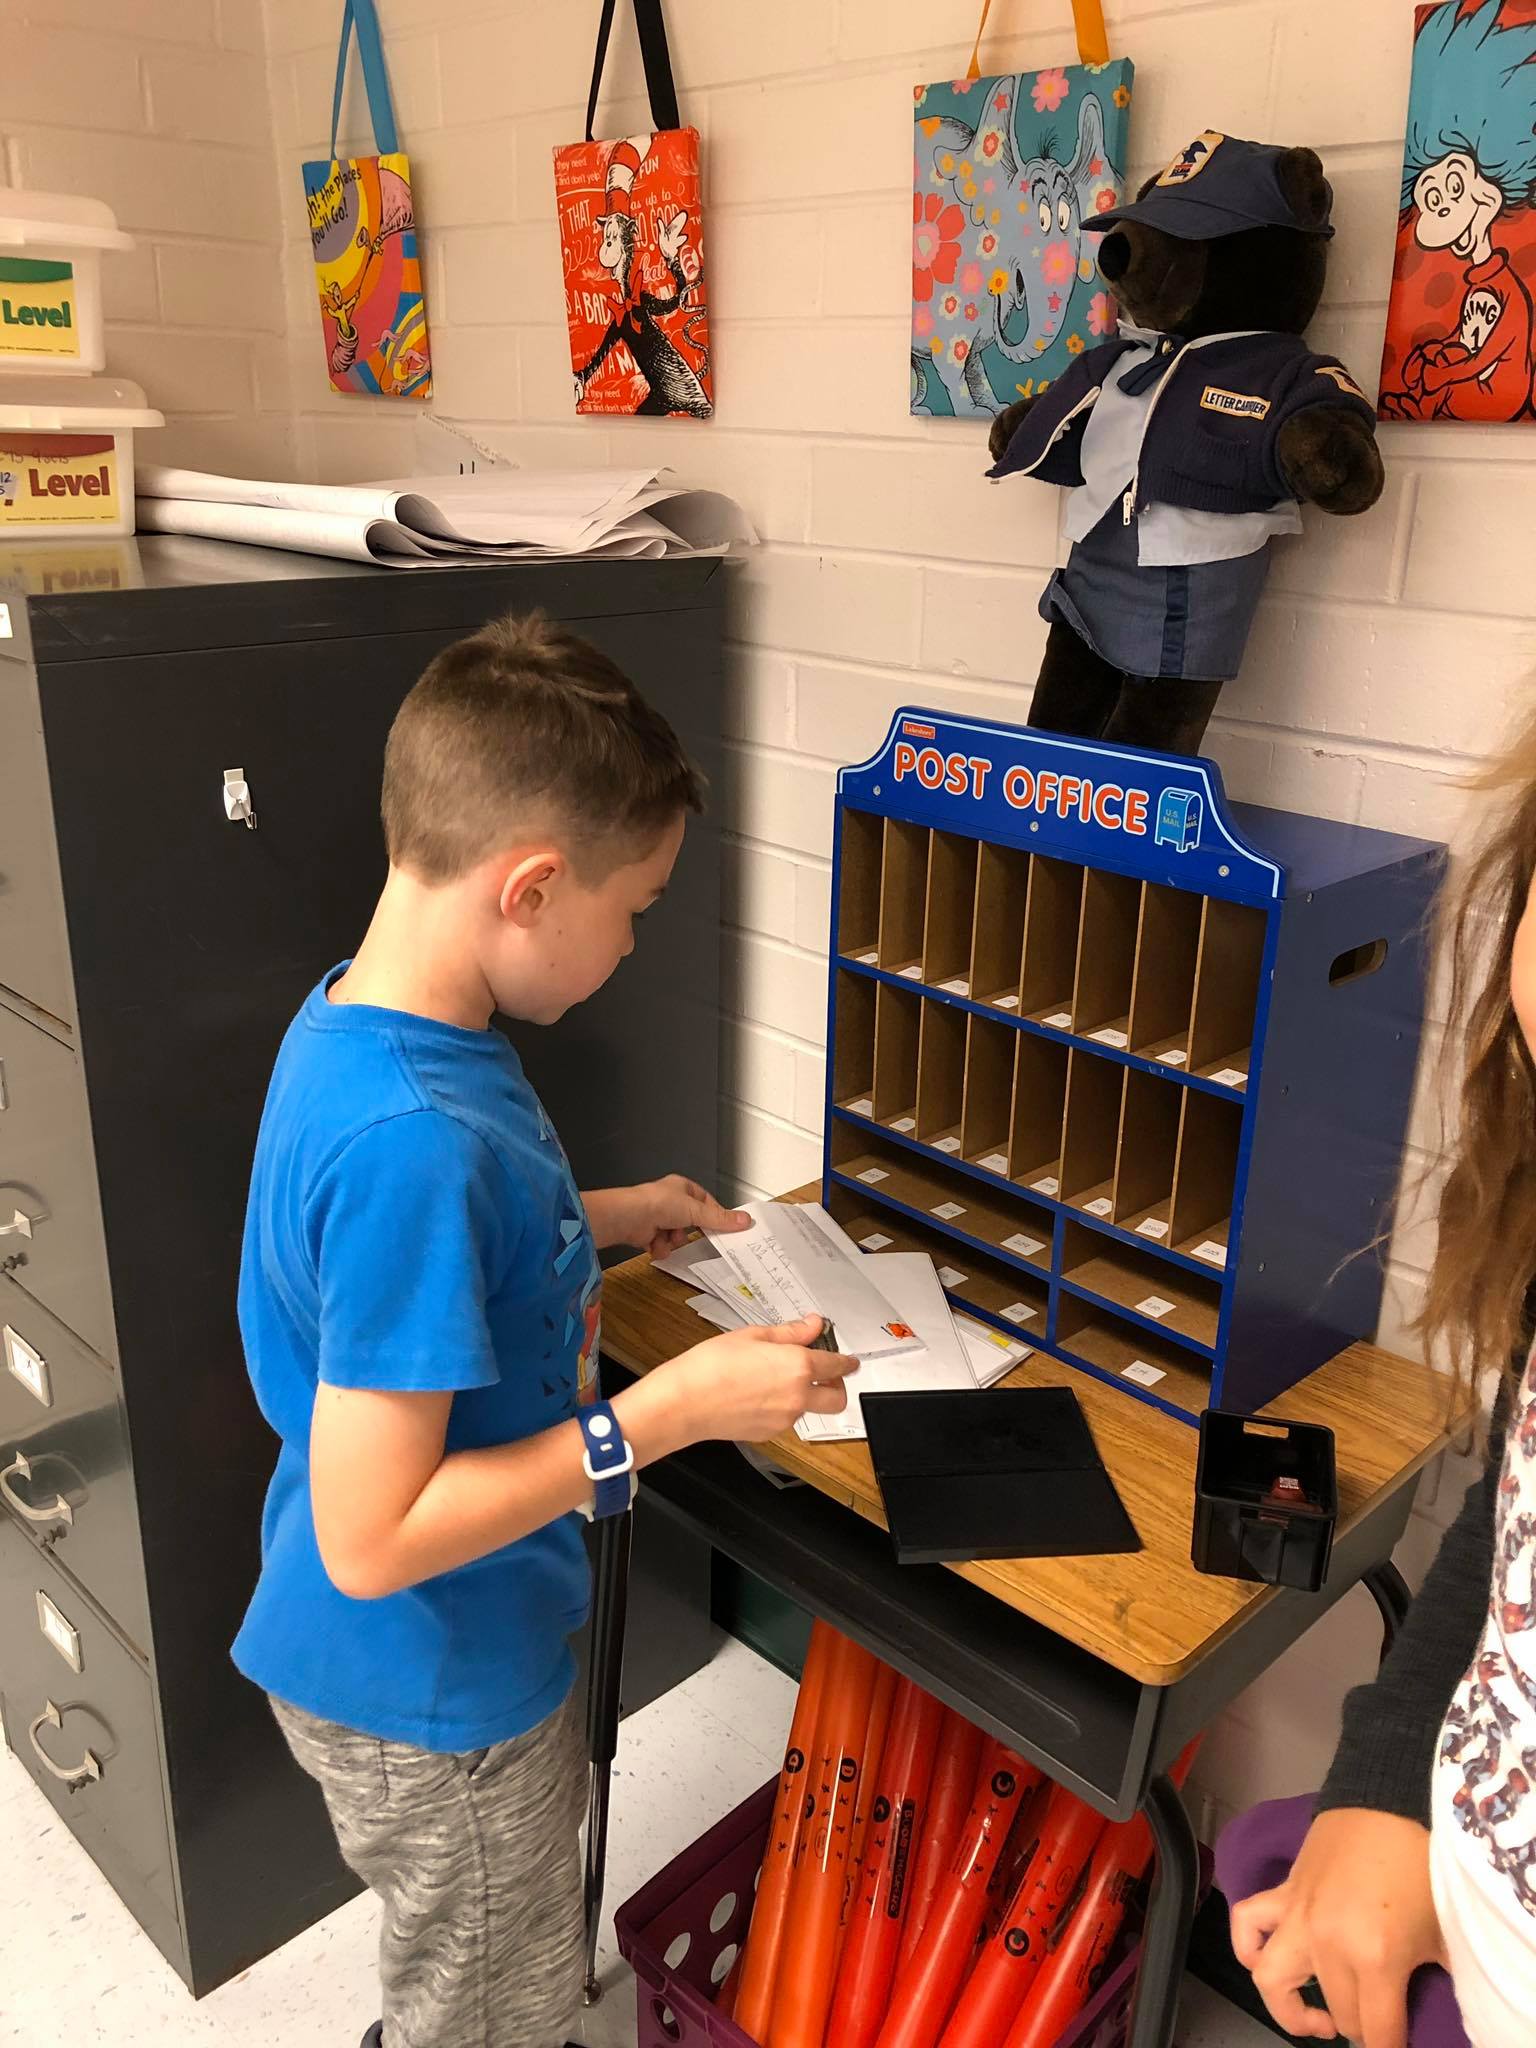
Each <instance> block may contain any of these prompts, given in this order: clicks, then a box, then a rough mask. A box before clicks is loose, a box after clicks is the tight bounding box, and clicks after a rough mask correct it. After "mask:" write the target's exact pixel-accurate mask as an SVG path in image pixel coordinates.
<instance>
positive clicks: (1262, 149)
mask: <svg viewBox="0 0 1536 2048" xmlns="http://www.w3.org/2000/svg"><path fill="white" fill-rule="evenodd" d="M1286 154H1287V152H1286V151H1285V150H1283V149H1281V148H1280V147H1279V146H1278V145H1277V144H1275V143H1272V142H1244V141H1242V140H1240V138H1239V137H1237V136H1236V135H1218V134H1217V133H1216V131H1215V130H1214V129H1211V128H1207V129H1206V131H1205V133H1204V134H1203V135H1197V136H1196V137H1195V139H1194V141H1193V142H1191V143H1189V144H1188V145H1187V146H1186V147H1185V148H1183V149H1181V150H1180V151H1179V153H1178V155H1177V156H1176V157H1175V158H1174V159H1173V161H1172V162H1171V163H1170V164H1169V165H1168V167H1167V169H1166V170H1164V171H1162V172H1161V173H1160V174H1159V176H1158V180H1157V183H1156V184H1155V185H1153V186H1152V187H1151V189H1150V190H1149V191H1148V192H1147V194H1146V196H1145V197H1144V198H1141V199H1137V200H1134V201H1133V202H1132V203H1131V204H1130V205H1129V206H1116V207H1113V208H1111V210H1110V211H1109V212H1108V213H1099V214H1094V215H1092V216H1091V217H1090V218H1089V219H1087V220H1085V221H1084V222H1083V231H1084V233H1085V234H1093V235H1097V234H1103V233H1104V232H1106V230H1108V229H1110V228H1114V227H1118V226H1119V225H1120V224H1121V222H1122V221H1140V222H1141V223H1142V224H1143V225H1144V226H1145V227H1149V228H1160V229H1161V230H1162V232H1163V233H1164V234H1165V235H1173V236H1174V237H1175V238H1176V239H1177V240H1179V241H1181V242H1205V241H1210V240H1213V239H1214V238H1216V237H1217V236H1220V235H1236V234H1240V233H1241V232H1242V230H1243V229H1244V228H1262V227H1275V228H1297V229H1299V230H1300V231H1301V232H1302V233H1303V234H1309V235H1323V236H1328V235H1331V234H1332V233H1333V228H1332V226H1331V225H1330V224H1329V223H1328V221H1327V220H1326V219H1325V220H1324V221H1322V222H1321V223H1319V222H1317V221H1310V220H1301V219H1299V218H1298V217H1297V214H1296V212H1295V209H1294V208H1293V207H1292V205H1291V202H1290V200H1289V199H1288V198H1287V197H1286V194H1285V189H1284V187H1283V186H1282V185H1281V183H1280V175H1279V167H1280V160H1281V158H1282V157H1284V156H1285V155H1286Z"/></svg>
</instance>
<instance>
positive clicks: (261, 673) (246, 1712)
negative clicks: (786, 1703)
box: [0, 540, 728, 1993]
mask: <svg viewBox="0 0 1536 2048" xmlns="http://www.w3.org/2000/svg"><path fill="white" fill-rule="evenodd" d="M118 553H119V555H120V556H122V555H126V556H127V558H128V559H129V560H131V563H132V568H133V574H132V577H131V579H130V580H131V581H133V582H134V583H135V584H136V586H137V587H133V588H122V589H110V588H108V589H101V588H95V589H85V590H80V591H76V592H72V593H69V594H63V595H50V594H38V593H36V592H34V593H30V594H29V593H28V591H27V590H26V588H25V579H22V580H19V581H17V580H13V581H12V582H11V583H10V584H9V585H6V586H0V600H3V601H4V602H6V603H7V604H8V607H9V610H8V613H7V614H6V615H5V617H4V618H0V627H3V626H4V625H5V624H8V625H9V627H10V631H9V634H6V633H4V632H3V631H0V1332H3V1337H0V1342H3V1346H4V1351H3V1356H0V1718H3V1727H4V1732H5V1737H6V1740H7V1741H8V1743H9V1744H10V1746H11V1748H12V1749H13V1750H14V1751H15V1753H16V1755H17V1756H18V1757H19V1758H20V1759H21V1761H22V1762H23V1763H24V1764H25V1766H26V1767H27V1769H28V1770H29V1771H30V1772H31V1774H32V1776H33V1778H34V1779H35V1781H36V1783H37V1785H38V1787H39V1788H40V1790H41V1791H42V1793H43V1794H44V1796H45V1797H46V1798H47V1799H48V1800H49V1802H50V1803H51V1804H52V1806H53V1808H54V1810H55V1811H56V1812H57V1813H58V1815H59V1816H60V1817H61V1818H62V1819H63V1821H64V1822H65V1823H66V1825H67V1826H68V1827H69V1828H70V1830H71V1831H72V1832H73V1834H74V1835H75V1837H76V1839H77V1840H78V1841H79V1843H80V1845H81V1846H82V1848H84V1849H85V1850H86V1851H87V1852H88V1853H89V1854H90V1855H91V1856H92V1857H94V1859H95V1860H96V1862H97V1863H98V1864H99V1865H100V1867H101V1869H102V1870H103V1871H104V1872H105V1874H106V1875H107V1877H108V1878H109V1879H110V1881H111V1882H112V1883H113V1885H114V1886H115V1887H116V1888H117V1890H118V1892H119V1893H120V1894H121V1896H122V1897H123V1899H124V1900H125V1902H126V1903H127V1904H128V1905H129V1907H130V1908H131V1909H132V1911H133V1912H134V1913H135V1914H136V1916H137V1917H138V1919H139V1921H140V1922H141V1924H142V1925H143V1926H144V1928H145V1929H146V1930H147V1931H148V1933H149V1934H150V1935H151V1936H152V1938H153V1939H154V1940H155V1941H156V1943H157V1944H158V1945H159V1946H160V1948H161V1949H162V1950H163V1951H164V1953H165V1954H166V1955H167V1956H168V1957H169V1958H170V1960H171V1961H172V1962H173V1963H174V1965H175V1966H176V1968H177V1969H178V1970H179V1971H180V1972H181V1974H182V1975H183V1977H184V1978H185V1979H186V1981H187V1982H188V1983H189V1985H191V1987H192V1988H193V1989H194V1991H196V1992H198V1993H202V1992H205V1991H208V1990H210V1989H212V1988H213V1987H214V1986H215V1985H217V1984H218V1983H220V1982H222V1981H223V1980H224V1979H225V1978H227V1977H228V1976H230V1975H231V1974H233V1973H234V1972H235V1971H237V1970H239V1969H242V1968H244V1967H246V1966H247V1965H249V1964H250V1963H252V1962H253V1961H255V1960H256V1959H257V1958H259V1957H260V1956H262V1955H264V1954H265V1953H267V1951H268V1950H270V1949H271V1948H272V1947H274V1946H276V1945H277V1944H278V1943H279V1942H281V1941H283V1940H285V1939H287V1938H288V1937H289V1936H290V1935H292V1934H294V1933H296V1932H298V1931H299V1930H300V1929H301V1928H302V1927H304V1926H305V1925H307V1924H308V1923H309V1922H310V1921H311V1920H313V1919H315V1918H316V1917H318V1916H319V1915H320V1914H321V1913H322V1912H324V1911H326V1910H328V1909H329V1908H330V1907H331V1906H333V1905H335V1904H336V1903H338V1902H339V1901H340V1900H341V1899H343V1898H345V1897H346V1896H347V1895H348V1894H349V1893H350V1892H351V1891H352V1890H353V1889H355V1885H354V1882H353V1880H352V1879H351V1877H350V1875H349V1874H348V1873H347V1872H346V1871H345V1869H344V1868H343V1867H342V1865H341V1863H340V1861H339V1859H338V1857H337V1854H336V1850H335V1846H334V1843H333V1841H332V1839H331V1835H330V1830H329V1828H328V1826H327V1824H326V1821H325V1817H324V1813H323V1810H322V1808H321V1806H320V1803H319V1800H318V1796H317V1795H316V1793H315V1790H314V1788H313V1786H312V1785H311V1784H310V1783H309V1781H308V1780H307V1779H304V1778H303V1777H302V1776H301V1775H300V1774H299V1773H298V1772H297V1771H296V1770H295V1769H294V1767H293V1766H292V1764H291V1762H290V1760H289V1758H288V1756H287V1753H286V1751H285V1750H284V1748H283V1746H282V1744H281V1742H280V1740H279V1738H278V1736H277V1733H276V1730H275V1728H274V1726H273V1724H272V1722H271V1719H270V1716H269V1714H268V1713H267V1710H266V1705H265V1702H264V1701H263V1700H262V1699H261V1697H260V1695H259V1694H257V1693H256V1692H255V1690H254V1689H253V1688H252V1687H250V1686H249V1685H247V1684H246V1682H245V1681H244V1680H243V1679H242V1678H241V1677H240V1676H239V1674H238V1673H237V1672H236V1671H235V1669H234V1667H233V1665H232V1664H231V1663H230V1662H229V1656H228V1646H229V1643H230V1641H231V1639H232V1637H233V1635H234V1632H235V1629H236V1628H237V1626H238V1624H239V1620H240V1616H241V1614H242V1612H243V1610H244V1605H245V1602H246V1599H247V1598H248V1596H249V1593H250V1589H251V1586H252V1584H253V1583H254V1579H255V1574H256V1569H257V1561H258V1533H259V1520H260V1511H261V1502H262V1497H263V1494H264V1491H265V1487H266V1483H267V1480H268V1478H269V1476H270V1473H271V1469H272V1463H273V1456H274V1445H273V1442H272V1439H271V1438H270V1436H269V1435H268V1433H267V1431H266V1428H265V1426H264V1424H263V1423H262V1421H261V1419H260V1417H259V1415H258V1413H257V1411H256V1408H255V1405H254V1402H253V1401H252V1399H251V1396H250V1392H249V1387H248V1384H247V1381H246V1377H245V1372H244V1366H243V1362H242V1358H241V1354H240V1346H239V1337H238V1331H237V1328H236V1322H235V1278H236V1271H237V1266H238V1259H239V1245H240V1232H241V1224H242V1220H243V1214H244V1202H245V1188H246V1182H247V1178H248V1173H249V1166H250V1157H251V1149H252V1146H253V1143H254V1139H255V1133H256V1127H257V1121H258V1118H259V1115H260V1109H261V1103H262V1099H263V1095H264V1092H265V1087H266V1081H267V1077H268V1075H269V1073H270V1070H271V1064H272V1059H273V1056H274V1054H275V1052H276V1049H277V1045H278V1042H279V1040H280V1038H281V1036H282V1033H283V1030H284V1029H285V1027H286V1025H287V1022H288V1020H289V1018H290V1017H291V1015H292V1014H293V1012H294V1010H295V1009H296V1008H297V1007H298V1005H299V1003H300V1002H301V1001H302V999H303V997H304V994H305V993H306V991H307V990H308V988H309V987H310V986H312V985H313V983H314V981H315V980H317V979H318V977H319V975H320V973H321V972H322V971H323V969H324V968H325V967H326V966H327V965H329V964H330V963H332V962H333V961H335V960H337V959H340V958H342V957H344V955H345V954H346V952H347V950H348V949H349V948H350V947H351V946H352V945H353V944H354V943H355V941H356V939H357V937H358V936H359V935H360V934H361V932H362V930H363V928H364V925H365V923H366V920H367V916H368V912H369V909H370V907H371V903H372V899H373V896H374V894H375V893H376V891H377V888H378V885H379V882H380V880H381V878H382V872H383V849H382V843H381V838H380V833H379V827H378V818H377V800H378V777H379V767H380V759H381V752H382V746H383V740H384V735H385V733H386V731H387V729H388V726H389V722H390V720H391V718H392V717H393V715H394V712H395V709H396V707H397V706H398V704H399V701H400V698H401V697H402V695H403V694H404V692H405V690H406V689H408V688H409V686H410V684H411V682H412V681H413V680H414V679H415V677H416V676H417V675H418V674H419V673H420V671H421V668H422V667H423V665H424V664H425V662H426V661H427V660H428V659H430V657H431V656H432V654H434V653H435V652H436V651H437V650H438V649H439V648H441V647H442V646H444V645H446V644H447V643H448V642H449V641H450V640H453V639H456V638H458V637H459V636H460V635H462V634H463V633H465V632H468V631H471V630H473V629H474V628H475V627H476V626H478V625H480V624H481V623H482V622H483V621H484V620H485V619H487V618H489V617H492V616H494V615H495V614H497V613H499V612H503V611H507V610H524V609H528V608H530V607H532V606H534V605H539V606H542V607H543V608H544V609H546V610H547V611H549V612H551V613H552V614H554V615H555V616H556V617H559V618H562V619H564V620H567V621H568V622H570V623H571V624H572V625H574V626H575V627H576V628H577V629H578V630H581V631H584V632H586V633H587V634H588V635H589V636H590V637H591V638H592V639H594V640H596V641H597V642H598V643H599V644H600V645H602V646H603V647H604V648H605V649H607V651H608V652H610V653H611V654H613V655H614V656H615V657H616V658H617V659H618V660H619V661H620V662H621V663H623V665H624V666H625V667H626V668H627V669H628V670H629V672H630V673H631V674H632V675H633V676H634V677H635V679H636V681H637V682H638V683H639V684H640V686H641V687H642V689H644V690H645V691H646V693H647V694H648V695H649V696H650V697H651V698H652V700H653V701H654V702H656V703H657V704H659V706H660V707H661V709H662V710H663V711H664V712H665V713H666V714H667V716H668V717H669V718H671V720H672V721H673V723H674V724H675V725H676V726H677V728H678V730H679V731H680V732H681V733H682V735H683V737H684V739H685V741H686V742H687V743H688V745H689V746H690V748H691V749H692V751H693V752H694V753H695V754H696V755H697V756H698V757H699V759H700V760H701V761H702V763H703V765H704V767H705V769H706V771H707V772H710V773H713V772H714V770H715V767H716V756H717V754H718V733H719V723H718V713H719V689H720V665H721V646H722V637H723V627H722V620H723V606H724V593H725V590H726V587H727V582H728V574H727V571H726V569H725V565H723V564H721V563H719V562H716V561H696V562H682V563H578V564H569V565H540V566H519V567H515V568H504V567H497V568H473V569H470V568H466V569H451V570H445V571H434V572H432V573H431V574H427V575H421V576H416V575H401V574H391V573H389V572H385V571H376V570H368V569H356V568H352V567H350V566H349V565H345V564H341V563H334V562H322V561H316V560H312V559H310V558H307V557H303V556H291V555H277V554H268V553H265V552H261V551H256V550H248V549H241V548H235V547H225V546H222V545H220V544H217V543H212V542H197V541H177V540H154V541H144V542H140V543H138V544H136V546H134V547H132V548H130V549H127V550H120V551H118ZM11 560H12V562H13V563H14V561H15V560H16V556H15V555H14V554H13V555H12V557H11ZM233 767H238V768H241V769H243V771H244V773H245V777H246V779H247V781H248V783H249V785H250V789H251V792H252V795H253V798H254V802H255V808H256V818H257V822H256V829H254V830H248V829H247V828H246V827H245V826H244V825H242V824H241V823H239V822H238V821H231V820H230V819H229V818H228V817H227V816H226V814H225V807H224V803H223V777H224V771H225V770H226V769H228V768H233ZM718 962H719V859H718V847H717V844H716V841H715V837H714V831H713V828H712V827H711V826H710V825H709V824H708V823H707V822H706V823H705V824H704V825H702V826H695V827H693V828H691V829H690V833H689V839H688V843H687V845H686V846H685V849H684V853H683V857H682V859H681V860H680V862H679V866H678V871H677V875H676V877H675V880H674V883H673V886H672V888H671V889H669V891H668V893H667V896H666V897H665V899H664V901H663V903H662V904H661V905H659V906H658V907H657V909H656V911H655V912H654V913H653V915H652V916H651V917H649V918H647V920H646V926H645V932H644V937H643V940H642V943H641V945H640V947H639V949H638V951H637V953H636V954H635V956H634V957H633V958H632V959H631V960H630V961H629V962H627V963H626V964H625V965H624V967H623V968H621V970H620V973H619V975H618V976H617V977H616V978H615V980H614V981H613V982H612V983H611V984H610V985H609V987H608V989H607V990H605V991H603V992H602V994H601V995H599V996H598V997H597V998H595V999H594V1000H593V1001H592V1002H591V1003H589V1004H587V1005H585V1006H583V1008H582V1009H580V1010H579V1011H577V1012H574V1013H573V1014H572V1016H571V1017H570V1018H569V1019H568V1020H567V1021H566V1022H565V1023H564V1024H562V1026H561V1027H560V1029H559V1030H558V1031H557V1032H553V1033H525V1032H523V1031H522V1030H521V1029H520V1028H514V1027H510V1026H509V1027H507V1028H508V1029H509V1032H510V1035H512V1036H513V1038H514V1040H515V1042H517V1043H518V1046H519V1050H520V1052H521V1054H522V1056H523V1059H524V1063H525V1065H526V1067H527V1069H528V1072H529V1075H530V1078H531V1079H532V1080H533V1082H534V1085H535V1086H536V1087H537V1088H538V1089H539V1091H540V1093H541V1094H542V1096H543V1098H544V1100H545V1102H546V1103H547V1104H548V1106H549V1108H550V1111H551V1114H552V1115H553V1117H554V1120H555V1122H556V1124H557V1125H558V1127H559V1129H560V1131H561V1135H562V1137H563V1138H564V1140H565V1142H566V1146H567V1149H568V1150H569V1152H570V1154H571V1157H572V1161H573V1164H574V1166H575V1168H576V1171H577V1174H578V1177H580V1178H581V1179H583V1180H584V1181H585V1182H586V1183H587V1184H588V1185H606V1184H612V1183H615V1182H621V1181H624V1180H629V1179H635V1178H639V1177H642V1176H644V1175H646V1174H649V1173H653V1172H656V1171H659V1170H663V1169H664V1168H665V1167H672V1168H676V1169H679V1170H682V1171H686V1172H689V1173H692V1174H694V1175H696V1176H698V1177H699V1178H702V1179H706V1180H708V1179H711V1178H712V1177H713V1175H714V1171H715V1165H716V1156H715V1146H716V1112H717V1100H716V1097H717V1090H716V1057H717V1051H716V1047H717V1017H718V979H719V969H718ZM658 1046H665V1047H666V1048H667V1053H668V1075H669V1077H670V1078H669V1080H668V1084H667V1085H666V1086H658V1085H657V1076H656V1071H655V1065H654V1062H655V1049H656V1047H658ZM708 1565H709V1560H708V1555H707V1552H705V1551H704V1550H703V1548H702V1547H701V1546H699V1545H698V1544H696V1543H693V1542H691V1541H690V1540H688V1539H686V1538H684V1537H682V1536H681V1535H680V1534H679V1533H678V1532H677V1531H676V1530H675V1529H674V1528H672V1527H671V1526H670V1525H668V1524H666V1523H665V1522H663V1521H662V1520H661V1519H660V1518H659V1517H657V1518H656V1519H655V1520H652V1519H651V1518H650V1517H649V1516H642V1517H641V1518H640V1519H638V1520H637V1527H636V1582H635V1588H634V1593H633V1596H632V1608H633V1623H634V1626H633V1631H632V1643H633V1645H634V1649H635V1654H634V1656H633V1658H632V1666H631V1671H630V1674H629V1683H628V1688H627V1692H628V1704H630V1705H635V1704H638V1703H640V1702H641V1701H642V1700H643V1699H645V1698H647V1697H652V1696H654V1695H655V1694H656V1693H658V1692H659V1691H661V1690H663V1689H664V1688H665V1687H666V1686H668V1685H669V1684H672V1683H675V1682H676V1681H677V1680H678V1679H680V1678H681V1677H683V1676H685V1675H686V1674H687V1672H688V1671H690V1670H692V1669H695V1668H697V1666H698V1664H699V1663H700V1662H702V1661H703V1658H704V1656H705V1655H706V1654H707V1642H708V1619H707V1609H708Z"/></svg>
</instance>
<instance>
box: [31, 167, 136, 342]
mask: <svg viewBox="0 0 1536 2048" xmlns="http://www.w3.org/2000/svg"><path fill="white" fill-rule="evenodd" d="M132 247H133V238H132V236H130V235H125V234H123V233H122V231H121V230H120V229H119V227H118V225H117V221H116V218H115V217H114V215H113V213H112V210H111V208H110V207H108V206H104V205H103V204H102V202H101V201H100V200H99V199H75V198H72V197H71V196H70V195H69V194H68V193H64V192H4V191H0V372H9V371H12V370H25V371H31V372H33V373H34V374H36V373H41V374H43V375H47V376H58V375H60V374H63V375H66V376H68V375H77V374H78V373H79V372H80V371H82V370H100V369H102V368H103V367H104V366H105V364H106V360H107V358H106V353H105V350H104V347H103V344H102V335H101V256H102V251H103V250H104V249H131V248H132Z"/></svg>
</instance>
